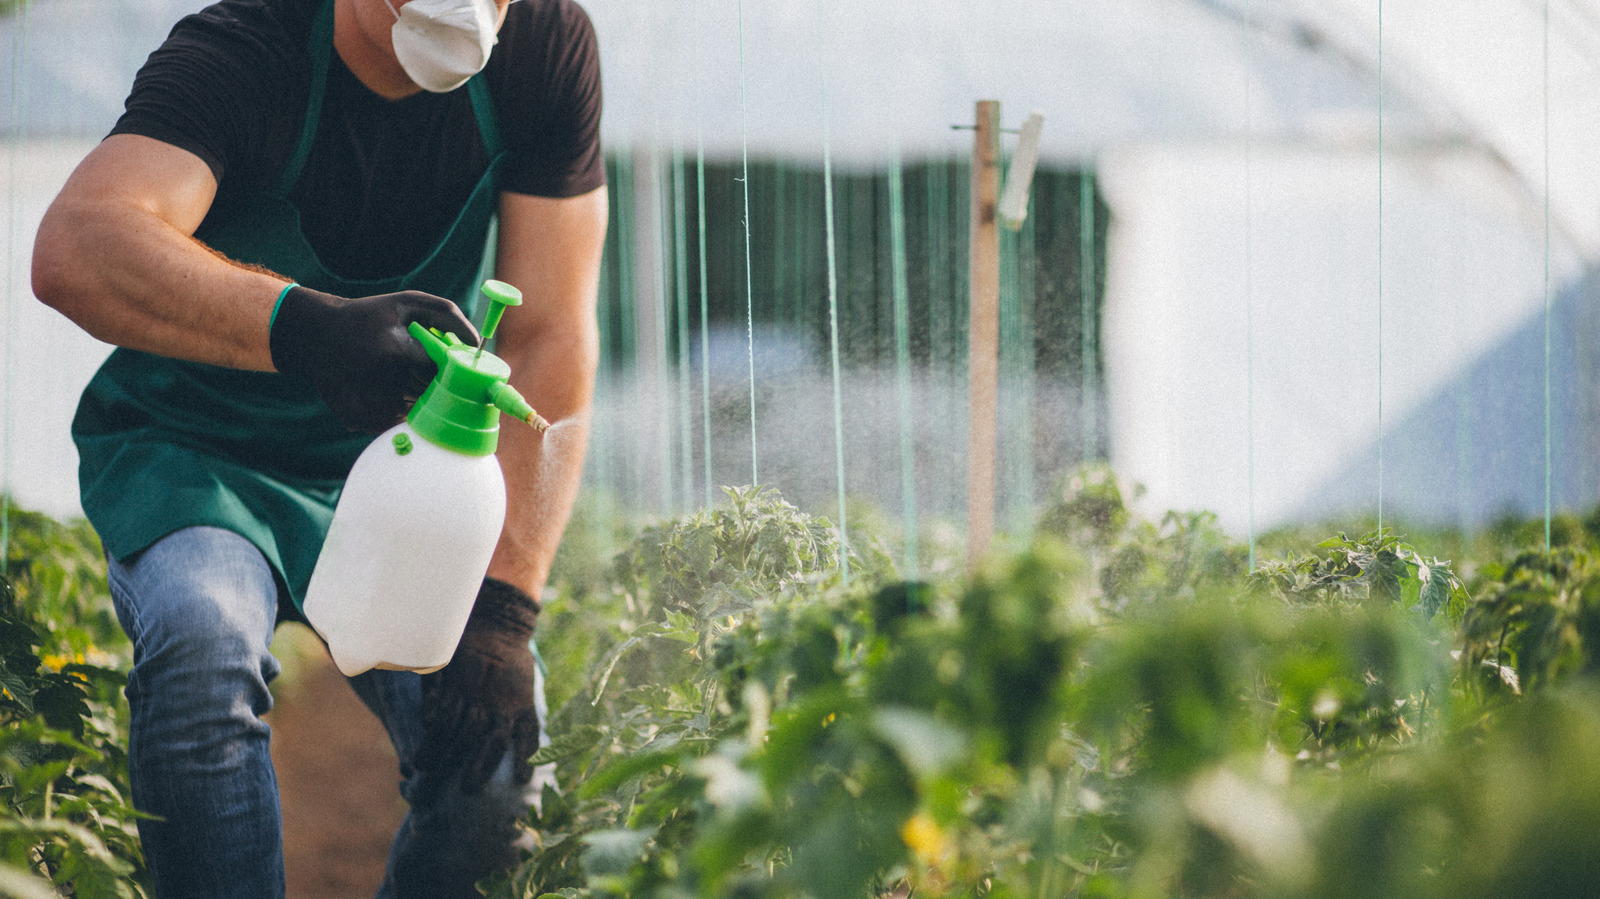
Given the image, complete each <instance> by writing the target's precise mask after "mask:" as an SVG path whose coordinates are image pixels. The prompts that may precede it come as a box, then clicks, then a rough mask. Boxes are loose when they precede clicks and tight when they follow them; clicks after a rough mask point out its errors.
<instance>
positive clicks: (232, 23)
mask: <svg viewBox="0 0 1600 899" xmlns="http://www.w3.org/2000/svg"><path fill="white" fill-rule="evenodd" d="M309 33H310V22H309V15H308V13H307V10H305V9H304V8H302V7H301V6H299V5H295V4H293V3H285V2H283V0H222V2H219V3H216V4H214V5H212V6H209V7H206V8H205V9H203V10H201V11H200V12H198V13H195V14H192V15H189V16H186V17H185V18H184V19H182V20H181V21H179V22H178V24H177V25H176V26H174V27H173V30H172V33H171V34H170V35H169V36H168V37H167V40H166V41H165V42H163V43H162V45H161V46H160V47H159V48H157V49H156V50H155V52H153V53H151V54H150V57H149V59H147V60H146V62H145V64H144V66H143V67H142V68H140V70H139V73H138V75H136V76H135V78H134V83H133V89H132V91H131V92H130V93H129V95H128V99H127V101H126V103H125V109H124V112H123V114H122V116H121V118H119V119H118V121H117V123H116V125H115V126H114V127H113V128H112V131H111V133H112V134H139V135H143V136H145V137H151V138H154V139H156V140H159V141H162V142H164V143H168V144H172V145H173V146H176V147H180V148H182V149H184V150H188V151H189V152H191V153H193V154H195V155H196V156H198V157H200V158H201V159H202V160H204V161H205V163H206V165H208V166H210V168H211V172H212V175H213V176H215V177H216V179H217V182H218V183H219V185H223V187H224V192H225V193H232V192H234V191H235V190H238V191H249V190H252V189H259V188H260V187H262V186H264V184H265V182H266V179H267V178H269V177H270V175H271V173H272V172H275V171H276V170H277V168H278V166H279V165H280V164H281V162H282V159H283V157H285V156H286V155H287V152H288V149H289V148H290V147H292V145H293V143H292V142H293V140H294V139H295V138H296V137H298V129H297V123H298V121H299V119H300V117H301V113H302V112H303V109H304V105H305V96H306V87H307V77H306V74H305V73H306V71H307V66H306V56H305V45H306V40H307V37H308V36H309Z"/></svg>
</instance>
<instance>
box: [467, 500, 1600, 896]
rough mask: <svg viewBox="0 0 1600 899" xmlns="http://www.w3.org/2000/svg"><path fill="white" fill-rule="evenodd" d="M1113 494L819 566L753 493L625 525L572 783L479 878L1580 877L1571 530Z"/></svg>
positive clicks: (1288, 892) (753, 887)
mask: <svg viewBox="0 0 1600 899" xmlns="http://www.w3.org/2000/svg"><path fill="white" fill-rule="evenodd" d="M1135 495H1136V491H1135V490H1130V489H1128V488H1125V487H1124V486H1123V485H1121V484H1120V483H1119V482H1118V481H1117V480H1116V478H1115V477H1114V476H1113V475H1112V474H1111V473H1110V472H1108V471H1106V470H1104V469H1089V470H1085V471H1083V472H1080V473H1079V474H1078V475H1076V476H1075V477H1074V478H1072V479H1070V480H1069V481H1068V482H1066V483H1064V484H1063V485H1062V486H1061V488H1060V489H1059V491H1057V493H1056V495H1055V497H1054V499H1053V500H1052V501H1051V502H1050V503H1049V504H1047V506H1046V507H1045V508H1044V509H1042V510H1041V514H1040V518H1039V523H1038V527H1037V529H1036V537H1035V539H1034V541H1033V542H1032V543H1031V544H1030V545H1027V546H1025V547H1022V548H1020V549H1017V550H1015V551H1011V552H1006V553H997V554H996V555H995V556H994V557H992V558H990V559H989V560H987V561H986V562H985V563H984V564H983V565H982V566H981V567H980V568H979V569H978V570H976V571H974V572H972V573H971V574H970V575H968V574H956V573H953V572H952V573H950V574H949V575H947V576H942V577H939V578H938V579H937V580H935V581H932V582H922V583H917V582H903V581H898V580H896V579H895V577H894V573H893V570H892V566H890V565H889V564H888V563H887V562H886V561H885V560H884V559H883V558H882V557H881V554H870V553H869V554H862V555H858V556H854V557H852V559H853V561H852V564H854V565H855V566H856V567H854V568H852V577H851V578H850V581H849V583H848V584H846V583H845V580H844V579H843V578H842V577H841V576H840V570H839V566H840V556H839V553H840V552H841V548H840V547H839V546H838V545H837V544H836V543H835V542H834V541H833V537H832V534H831V530H830V528H829V527H828V525H827V523H826V522H824V521H822V520H821V519H814V518H810V517H808V516H805V515H804V513H801V512H799V511H798V510H795V509H793V508H792V507H789V506H788V505H787V504H786V503H782V501H781V500H780V499H778V498H777V497H776V496H775V495H774V494H772V493H770V492H767V491H755V490H751V489H749V488H746V489H744V490H739V491H732V492H731V493H730V497H729V503H728V505H727V506H726V507H724V508H720V509H718V510H714V511H711V510H708V511H704V512H700V513H696V514H694V515H691V516H687V517H685V518H682V519H679V520H677V521H673V522H669V523H665V524H661V525H657V526H654V527H651V528H648V529H646V530H644V531H642V532H641V533H640V535H639V537H638V538H637V539H636V540H635V541H634V542H633V543H631V544H630V545H629V546H628V547H627V548H626V549H624V550H623V551H622V552H621V553H620V554H619V555H618V556H617V558H616V562H615V565H614V569H613V570H614V572H615V578H614V583H613V584H612V586H611V587H610V588H609V590H601V591H595V590H587V591H586V593H585V595H586V597H587V598H586V599H585V603H586V605H585V617H584V619H583V621H584V623H585V624H586V626H587V627H588V628H589V630H590V632H591V633H594V634H597V635H598V636H596V637H595V638H594V640H595V645H596V646H597V647H600V648H601V651H599V652H598V653H595V654H593V655H591V656H589V657H587V658H586V659H585V660H584V661H583V663H582V664H581V665H576V666H573V667H571V668H569V669H566V676H571V677H574V678H575V679H576V680H578V681H579V682H581V683H582V684H583V686H582V688H581V689H579V690H578V691H577V693H576V695H575V696H574V698H573V699H572V700H571V701H569V702H568V703H567V704H566V705H565V706H564V707H563V708H562V709H561V710H560V712H559V713H558V715H557V721H556V726H555V728H553V730H554V732H555V733H556V734H557V738H556V741H555V744H554V745H553V746H552V747H550V748H549V749H548V750H546V751H545V752H544V753H542V756H543V758H542V759H541V761H551V762H555V763H557V765H558V769H559V772H560V777H561V780H562V782H563V783H564V784H566V785H567V787H568V790H567V792H565V793H561V794H558V793H556V792H554V791H551V792H549V793H547V795H546V796H545V804H544V807H543V810H542V813H541V814H538V815H534V816H532V817H531V819H530V821H529V824H530V827H531V829H532V830H533V831H534V832H535V833H537V834H538V836H539V839H540V840H541V841H542V843H543V845H542V847H541V848H540V849H539V850H538V851H535V852H533V853H531V854H530V855H529V856H528V858H527V860H526V862H525V863H524V864H523V865H522V866H521V867H520V868H519V869H518V870H517V871H515V872H513V873H512V874H511V875H510V876H508V877H506V878H504V879H502V880H500V881H498V882H496V883H495V884H494V885H493V888H492V889H491V890H490V895H492V896H498V897H529V899H532V897H550V896H557V897H571V899H576V897H623V896H627V897H641V899H643V897H662V899H665V897H690V896H694V897H814V899H833V897H851V896H860V897H873V896H883V897H887V896H898V897H904V896H915V897H963V899H965V897H974V899H977V897H1013V896H1019V897H1020V896H1084V897H1191V896H1192V897H1249V896H1262V897H1269V896H1270V897H1278V896H1284V897H1287V896H1297V897H1298V896H1314V897H1320V896H1328V897H1355V896H1373V897H1375V896H1396V895H1404V896H1422V897H1431V896H1441V897H1442V896H1446V895H1450V894H1465V895H1468V896H1485V897H1487V896H1519V895H1551V896H1554V895H1562V896H1567V895H1587V894H1590V893H1594V892H1597V891H1600V870H1591V869H1593V868H1596V866H1594V865H1591V864H1590V863H1589V862H1588V861H1587V860H1588V859H1589V858H1592V857H1595V855H1594V847H1591V846H1589V845H1588V844H1589V842H1591V841H1592V840H1593V839H1595V838H1594V837H1592V836H1591V834H1594V833H1597V832H1600V831H1597V830H1596V829H1595V828H1593V827H1588V826H1585V825H1586V824H1587V823H1588V822H1589V821H1590V820H1591V819H1592V818H1593V817H1594V816H1595V814H1596V810H1597V809H1600V800H1597V799H1596V798H1595V797H1597V796H1600V790H1597V789H1596V787H1597V786H1600V784H1591V783H1590V781H1591V780H1593V779H1594V778H1595V777H1600V774H1597V773H1595V772H1600V764H1597V763H1600V740H1596V739H1595V737H1596V736H1600V733H1596V732H1595V729H1596V728H1600V702H1597V701H1596V700H1597V699H1600V686H1597V685H1596V684H1595V683H1593V682H1591V672H1592V670H1593V666H1594V665H1595V661H1594V660H1595V658H1596V656H1597V655H1600V654H1597V653H1596V652H1595V651H1594V649H1593V647H1594V646H1595V645H1596V643H1595V638H1592V637H1591V634H1592V633H1594V630H1593V628H1594V626H1595V625H1596V624H1597V623H1600V616H1597V615H1596V614H1595V613H1594V612H1592V611H1591V607H1592V606H1594V604H1595V603H1594V600H1593V599H1592V597H1593V596H1594V595H1595V588H1594V587H1593V586H1592V585H1593V584H1594V583H1595V581H1594V575H1595V573H1596V571H1597V569H1596V568H1595V567H1594V563H1592V562H1591V561H1590V560H1591V558H1594V557H1593V556H1592V555H1591V552H1592V547H1593V541H1594V539H1595V536H1594V535H1595V533H1596V529H1595V528H1591V527H1589V524H1588V523H1585V522H1580V521H1578V520H1577V519H1573V520H1572V521H1569V522H1567V523H1566V524H1563V525H1560V526H1553V527H1552V538H1553V542H1554V540H1555V539H1556V538H1559V539H1560V540H1562V541H1564V542H1562V543H1560V544H1558V550H1557V551H1556V552H1555V553H1552V554H1549V555H1546V554H1544V553H1543V552H1539V551H1535V552H1532V553H1524V552H1523V551H1524V550H1526V549H1527V548H1528V547H1529V546H1534V547H1539V546H1540V545H1541V544H1542V541H1543V536H1544V535H1543V523H1542V522H1540V523H1539V525H1538V527H1529V526H1526V525H1521V524H1519V525H1517V526H1515V527H1513V526H1511V525H1509V524H1503V525H1501V526H1497V529H1492V531H1491V532H1487V533H1486V534H1484V535H1477V536H1474V537H1472V538H1466V537H1460V536H1458V535H1444V536H1441V535H1440V534H1436V533H1425V534H1424V536H1423V537H1422V538H1416V539H1414V540H1413V541H1410V542H1408V541H1406V540H1402V539H1401V538H1400V537H1399V536H1398V535H1397V534H1395V533H1394V532H1391V531H1387V530H1386V531H1381V532H1380V531H1376V530H1374V531H1372V532H1370V533H1367V534H1365V535H1364V536H1361V537H1359V538H1350V537H1347V536H1345V535H1344V534H1340V535H1338V536H1336V537H1334V538H1332V539H1328V540H1321V539H1317V538H1313V537H1308V536H1306V535H1305V534H1299V533H1290V532H1279V533H1277V534H1274V535H1272V537H1271V539H1270V540H1264V541H1263V542H1262V544H1261V546H1262V549H1263V550H1264V552H1263V556H1264V557H1263V558H1262V559H1261V561H1260V562H1259V564H1258V565H1257V566H1256V568H1255V570H1254V571H1247V570H1246V569H1247V565H1248V560H1249V552H1248V549H1247V548H1246V547H1243V546H1240V545H1239V544H1237V543H1236V542H1235V541H1233V540H1231V539H1229V538H1228V537H1227V535H1225V534H1224V533H1223V532H1222V531H1221V530H1220V528H1219V527H1218V526H1217V524H1216V521H1215V519H1214V518H1213V517H1212V516H1210V515H1208V514H1204V513H1170V514H1167V515H1165V516H1163V517H1162V518H1161V520H1159V521H1155V522H1150V521H1144V520H1141V519H1140V518H1139V516H1137V515H1136V514H1135V513H1134V512H1133V511H1132V510H1131V509H1130V507H1129V505H1128V504H1127V502H1126V501H1125V498H1127V497H1131V496H1135ZM851 521H852V534H851V537H852V544H853V548H854V549H856V550H858V551H859V549H860V547H862V546H872V545H874V544H873V541H872V540H871V538H870V535H868V534H865V533H863V534H862V535H860V539H859V540H858V535H857V534H856V532H855V526H856V525H857V523H861V524H863V525H864V526H865V527H864V528H863V530H864V531H865V530H868V529H870V522H871V521H872V518H871V517H870V516H865V515H863V516H859V517H857V516H856V515H854V514H852V518H851ZM1596 521H1597V522H1600V519H1596ZM1324 533H1325V532H1324ZM885 542H889V541H885ZM1424 545H1427V546H1436V547H1440V548H1443V549H1445V550H1447V551H1448V553H1449V554H1450V555H1452V556H1461V554H1463V553H1468V554H1470V553H1472V552H1478V551H1483V552H1488V553H1493V554H1494V555H1490V556H1473V557H1472V558H1470V559H1468V561H1467V562H1466V563H1465V564H1464V565H1463V566H1462V567H1461V568H1459V569H1458V568H1457V566H1456V565H1454V564H1453V563H1451V562H1447V561H1443V560H1442V559H1440V558H1438V557H1436V556H1434V555H1432V554H1430V553H1426V552H1424V551H1423V550H1421V549H1419V548H1418V547H1420V546H1424ZM752 553H753V554H752ZM1266 556H1270V557H1266ZM747 559H748V560H751V561H752V564H750V565H748V566H747V565H746V564H745V560H747ZM1505 559H1510V560H1511V561H1510V562H1505V561H1502V560H1505ZM724 566H726V567H727V569H728V570H722V569H723V567H724ZM1462 571H1467V572H1470V573H1468V574H1463V573H1461V572H1462ZM565 589H566V588H562V590H563V591H564V590H565ZM596 597H600V598H599V599H597V598H596ZM554 605H556V606H559V605H560V601H559V600H558V601H557V602H556V603H554ZM1591 619H1594V622H1591ZM565 620H567V621H568V622H569V623H574V624H575V623H577V622H576V619H565ZM552 664H553V666H555V667H556V668H557V669H558V670H560V669H562V666H563V665H565V664H567V662H566V661H565V660H553V661H552ZM555 676H562V675H555ZM1524 694H1526V696H1525V695H1524ZM1541 771H1545V772H1553V773H1552V774H1550V775H1548V776H1545V775H1541V774H1540V772H1541ZM1552 823H1554V824H1556V825H1559V833H1558V834H1554V835H1552V836H1551V837H1550V838H1549V839H1542V838H1541V834H1543V833H1545V832H1546V830H1545V829H1546V827H1547V826H1550V825H1551V824H1552Z"/></svg>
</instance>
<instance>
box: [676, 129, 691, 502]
mask: <svg viewBox="0 0 1600 899" xmlns="http://www.w3.org/2000/svg"><path fill="white" fill-rule="evenodd" d="M683 169H684V165H683V153H682V152H681V147H680V148H676V149H674V151H673V154H672V211H673V222H672V224H673V228H672V263H673V264H672V275H673V278H672V280H673V289H674V293H675V295H676V299H677V311H678V402H677V406H678V463H679V468H680V472H679V474H680V476H681V477H682V478H683V506H682V508H683V510H685V511H687V510H688V509H689V507H690V506H692V505H693V504H694V499H693V496H694V416H693V415H692V414H691V413H690V411H689V397H690V395H691V393H692V392H693V390H694V387H693V384H692V379H691V377H690V374H689V203H688V200H687V198H686V197H685V196H684V194H685V192H686V191H687V189H688V188H687V186H686V185H685V184H684V176H683Z"/></svg>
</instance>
